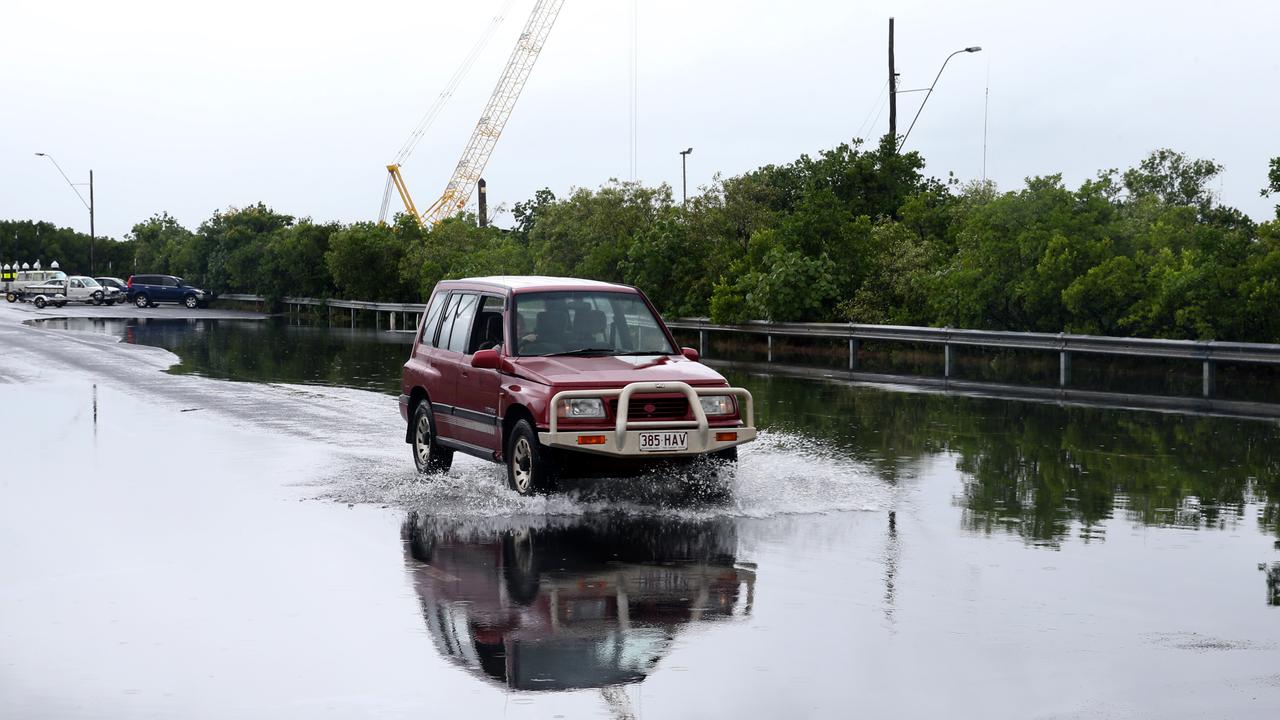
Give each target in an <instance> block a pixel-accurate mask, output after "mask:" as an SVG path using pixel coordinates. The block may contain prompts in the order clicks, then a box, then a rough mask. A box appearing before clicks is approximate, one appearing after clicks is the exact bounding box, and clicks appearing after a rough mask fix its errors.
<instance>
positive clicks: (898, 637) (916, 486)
mask: <svg viewBox="0 0 1280 720" xmlns="http://www.w3.org/2000/svg"><path fill="white" fill-rule="evenodd" d="M137 312H138V311H137V310H135V309H133V308H109V309H108V308H88V307H85V308H70V307H69V308H66V309H64V310H61V311H54V310H53V309H48V310H46V311H44V312H41V313H37V312H34V308H32V307H31V306H27V305H14V306H10V305H7V304H0V407H2V408H3V409H4V412H5V413H6V417H7V418H8V421H7V422H6V423H5V427H4V428H3V430H2V431H0V442H2V443H3V446H2V448H0V717H5V718H7V717H15V718H78V717H86V718H135V717H144V718H150V717H156V718H168V717H198V718H205V717H208V718H224V717H245V718H268V717H270V718H282V717H283V718H291V717H307V718H315V717H334V718H350V717H380V718H382V717H390V718H399V717H405V718H409V717H412V718H421V717H517V718H519V717H530V718H546V717H648V718H685V717H688V718H694V717H698V718H702V717H748V718H756V717H761V718H769V717H780V716H786V717H794V718H804V717H820V718H826V717H851V716H864V717H926V716H933V717H982V718H1026V717H1081V718H1084V717H1090V718H1092V717H1113V718H1129V717H1160V718H1169V717H1187V718H1193V717H1194V718H1199V717H1229V718H1248V717H1258V718H1263V717H1266V718H1271V717H1274V714H1275V711H1276V709H1277V708H1280V622H1278V621H1280V615H1277V613H1276V612H1274V611H1275V610H1280V608H1271V607H1268V606H1266V605H1265V604H1264V603H1263V602H1261V598H1260V595H1261V592H1260V591H1261V590H1262V581H1261V579H1260V577H1258V576H1260V573H1258V572H1257V571H1256V569H1254V568H1253V565H1254V564H1255V562H1256V561H1258V560H1259V559H1260V558H1267V557H1269V555H1265V554H1260V553H1259V551H1258V549H1257V545H1258V537H1257V535H1256V533H1252V532H1248V531H1246V530H1245V529H1241V530H1239V531H1230V530H1227V531H1220V532H1212V533H1211V532H1207V531H1206V532H1197V531H1194V530H1185V531H1180V530H1170V529H1153V528H1147V527H1139V526H1134V525H1131V524H1129V523H1126V522H1125V521H1123V520H1116V521H1114V522H1112V523H1110V524H1109V525H1108V527H1107V530H1108V533H1107V537H1106V544H1107V552H1106V553H1100V552H1097V551H1096V548H1092V547H1090V546H1089V545H1088V544H1087V543H1076V544H1070V545H1063V546H1062V547H1060V548H1057V549H1055V550H1052V551H1050V550H1044V549H1034V548H1028V547H1027V546H1026V545H1024V544H1023V543H1021V542H1019V541H1017V540H1016V539H1012V538H1007V537H999V538H992V537H980V536H975V535H972V534H969V533H965V532H962V531H961V530H960V529H959V528H958V524H959V521H958V518H957V515H958V511H957V508H956V504H957V503H956V493H957V492H958V490H957V488H959V487H960V486H961V476H962V473H961V471H960V470H959V469H957V467H956V464H955V463H954V462H953V461H951V460H949V459H947V458H944V457H935V458H934V459H931V460H926V461H922V462H921V463H920V464H919V465H918V466H915V467H911V468H908V469H907V471H906V472H904V477H906V478H907V481H905V482H901V483H897V484H886V483H884V482H882V481H881V480H880V479H878V478H877V477H876V476H875V475H874V474H873V473H870V472H868V471H867V469H866V468H865V466H863V465H861V464H860V463H859V462H857V461H855V460H853V459H850V458H846V457H843V456H841V455H840V454H839V453H833V452H830V451H829V450H828V449H826V448H824V447H823V446H822V444H821V443H816V442H814V441H812V440H810V439H808V438H805V437H802V436H798V435H788V434H785V433H773V434H768V435H766V436H765V437H763V438H762V440H761V441H760V442H758V443H756V444H755V445H754V446H751V447H750V448H748V449H747V450H746V451H744V453H743V462H742V467H741V468H740V469H739V471H738V476H737V478H736V480H735V485H736V491H735V495H734V497H733V499H731V500H729V501H727V502H725V501H715V500H713V501H707V500H703V499H698V498H693V499H690V498H688V497H686V496H685V495H684V494H682V493H681V492H680V490H679V488H680V485H681V483H680V481H679V479H672V481H671V483H670V485H671V488H670V489H669V492H668V490H664V489H663V488H662V487H658V488H657V489H654V488H652V487H649V486H648V485H643V486H642V485H640V484H638V483H635V482H617V483H612V484H605V485H600V486H594V487H583V488H578V489H576V490H574V491H573V492H571V493H569V494H566V495H559V496H553V497H549V498H536V499H521V498H517V497H515V496H514V495H512V494H511V493H510V492H509V491H507V490H506V489H505V488H504V487H503V486H502V484H501V477H500V474H499V471H498V469H497V467H496V466H489V465H485V464H482V463H480V462H476V461H471V460H469V459H461V458H460V459H459V461H458V463H457V465H456V469H455V471H454V472H452V473H451V474H450V476H449V477H448V478H446V479H444V480H441V481H436V482H431V483H424V482H422V481H419V480H418V479H417V478H416V477H415V476H414V474H413V472H412V465H411V462H410V460H409V457H408V452H407V450H406V449H405V446H404V444H403V442H402V440H401V438H402V436H401V435H400V434H399V433H400V428H401V425H400V422H401V421H400V418H399V414H398V411H397V409H396V405H395V399H394V398H391V397H388V396H385V395H380V394H376V393H370V392H363V391H356V390H344V389H333V388H322V387H315V386H305V387H304V386H293V385H282V384H253V383H237V382H227V381H218V380H209V379H205V378H200V377H194V376H189V375H172V374H167V373H165V372H163V371H164V369H165V368H167V367H168V366H169V365H171V364H172V363H173V362H175V358H174V356H172V355H171V354H169V353H168V352H165V351H162V350H159V349H156V348H149V347H142V346H135V345H129V344H125V343H119V342H116V341H115V339H113V338H111V337H109V336H105V335H95V334H92V333H77V332H66V331H58V330H49V329H45V328H34V327H29V326H24V325H22V324H21V323H22V321H24V320H28V319H32V318H34V317H39V316H46V317H50V316H66V315H101V316H106V315H125V316H130V315H132V314H134V313H137ZM144 312H149V313H157V314H163V315H164V316H166V317H181V316H183V315H184V314H185V313H187V311H185V310H181V311H180V310H177V309H174V308H168V307H166V308H161V309H158V310H150V311H144ZM197 315H198V316H199V317H205V318H208V317H213V314H212V313H210V312H209V311H198V312H197ZM227 316H228V317H245V315H242V314H234V313H232V314H228V315H227ZM1242 568H1244V569H1243V570H1242ZM1246 571H1247V572H1248V573H1249V575H1244V573H1245V572H1246ZM1242 576H1244V577H1246V578H1247V579H1248V580H1249V582H1247V583H1246V582H1240V578H1241V577H1242ZM1255 578H1257V579H1256V580H1255Z"/></svg>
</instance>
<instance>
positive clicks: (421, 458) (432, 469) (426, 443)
mask: <svg viewBox="0 0 1280 720" xmlns="http://www.w3.org/2000/svg"><path fill="white" fill-rule="evenodd" d="M409 444H410V446H411V447H412V449H413V464H414V466H416V467H417V468H418V472H420V473H422V474H423V475H439V474H440V473H443V472H445V471H446V470H448V469H449V467H450V466H451V465H453V450H452V449H450V448H443V447H440V445H439V444H438V443H436V420H435V418H434V417H432V416H431V403H430V402H429V401H428V400H425V399H424V400H422V401H421V402H419V403H418V405H417V407H415V408H414V409H413V418H412V419H411V420H410V421H409Z"/></svg>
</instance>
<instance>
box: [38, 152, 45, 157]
mask: <svg viewBox="0 0 1280 720" xmlns="http://www.w3.org/2000/svg"><path fill="white" fill-rule="evenodd" d="M36 157H44V153H36Z"/></svg>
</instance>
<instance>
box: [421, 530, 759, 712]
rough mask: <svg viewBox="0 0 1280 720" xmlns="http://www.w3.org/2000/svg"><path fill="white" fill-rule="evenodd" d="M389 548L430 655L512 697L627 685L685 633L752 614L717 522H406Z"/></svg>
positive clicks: (746, 571)
mask: <svg viewBox="0 0 1280 720" xmlns="http://www.w3.org/2000/svg"><path fill="white" fill-rule="evenodd" d="M402 539H403V540H404V553H405V564H406V565H407V567H408V568H409V571H410V573H411V574H412V577H413V582H414V587H415V588H416V590H417V592H418V596H419V598H420V599H421V601H422V612H423V617H424V619H425V620H426V625H427V629H428V631H429V632H430V635H431V637H432V640H433V641H434V642H435V645H436V648H437V649H438V650H439V651H440V652H441V653H442V654H443V655H444V656H445V657H448V658H449V659H451V660H452V661H454V662H456V663H458V664H459V665H463V666H465V667H467V668H468V669H469V670H471V671H473V672H476V673H477V674H481V675H482V676H483V677H486V678H490V679H492V680H494V681H497V682H499V683H502V684H503V685H505V686H507V687H510V688H515V689H519V690H565V689H576V688H597V687H599V688H603V687H607V686H614V685H621V684H624V683H635V682H639V681H641V680H643V679H644V678H645V677H646V676H647V675H648V674H649V673H650V672H652V671H653V669H654V668H655V667H656V666H657V664H658V662H659V661H660V660H661V659H662V657H663V656H664V655H665V654H666V652H667V649H668V648H669V647H670V645H671V643H672V641H673V639H674V638H675V636H676V634H677V633H679V632H681V631H682V630H683V629H684V628H686V626H690V625H694V624H697V623H699V622H707V621H716V620H725V619H728V618H732V617H734V616H745V615H749V614H750V613H751V604H752V599H753V594H754V587H755V569H754V566H752V565H750V564H746V563H738V562H736V558H735V553H736V550H737V533H736V531H735V527H734V524H733V522H732V521H729V520H711V521H700V522H669V521H659V520H655V519H642V518H625V517H612V516H611V517H594V518H588V519H582V518H576V519H575V520H574V524H572V525H569V524H565V525H552V526H541V527H519V528H515V527H506V528H502V529H493V528H491V527H486V528H476V527H468V526H466V525H463V524H457V523H447V522H443V521H440V520H438V519H435V518H430V517H421V516H418V515H417V514H416V513H411V514H410V515H409V517H408V518H407V519H406V521H405V523H404V526H403V529H402Z"/></svg>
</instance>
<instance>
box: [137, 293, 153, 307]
mask: <svg viewBox="0 0 1280 720" xmlns="http://www.w3.org/2000/svg"><path fill="white" fill-rule="evenodd" d="M133 304H134V305H137V306H138V307H140V308H144V307H146V306H148V305H150V304H151V301H150V300H149V299H148V298H147V296H146V295H144V294H142V293H138V294H137V295H134V296H133Z"/></svg>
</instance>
